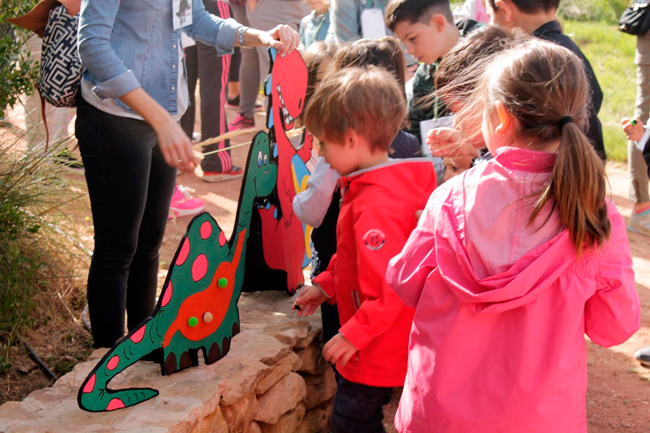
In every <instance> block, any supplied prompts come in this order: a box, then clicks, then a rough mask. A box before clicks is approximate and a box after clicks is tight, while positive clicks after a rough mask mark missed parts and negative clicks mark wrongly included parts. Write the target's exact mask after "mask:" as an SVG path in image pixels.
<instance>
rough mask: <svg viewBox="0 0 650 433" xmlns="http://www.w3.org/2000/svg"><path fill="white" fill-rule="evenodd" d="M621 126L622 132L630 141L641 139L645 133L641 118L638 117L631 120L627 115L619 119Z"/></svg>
mask: <svg viewBox="0 0 650 433" xmlns="http://www.w3.org/2000/svg"><path fill="white" fill-rule="evenodd" d="M621 128H623V132H625V135H627V138H628V140H632V141H639V140H641V138H642V137H643V134H644V133H645V129H644V128H643V123H641V119H640V118H638V117H637V118H636V119H635V120H631V119H629V118H627V117H626V118H625V119H623V120H621Z"/></svg>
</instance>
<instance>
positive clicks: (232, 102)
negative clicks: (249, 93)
mask: <svg viewBox="0 0 650 433" xmlns="http://www.w3.org/2000/svg"><path fill="white" fill-rule="evenodd" d="M226 108H232V109H235V110H239V95H237V96H235V97H234V98H228V100H227V101H226Z"/></svg>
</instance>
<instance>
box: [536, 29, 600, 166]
mask: <svg viewBox="0 0 650 433" xmlns="http://www.w3.org/2000/svg"><path fill="white" fill-rule="evenodd" d="M533 36H536V37H538V38H541V39H545V40H547V41H551V42H555V43H556V44H558V45H561V46H563V47H564V48H567V49H568V50H569V51H571V52H573V53H574V54H576V55H577V56H578V57H580V59H581V60H582V64H583V65H584V67H585V73H586V74H587V80H589V86H590V87H591V107H590V115H589V129H588V130H587V137H588V138H589V140H590V141H591V144H592V145H593V146H594V149H596V152H598V156H600V158H601V159H602V160H603V161H604V160H605V143H604V141H603V127H602V125H601V123H600V120H599V119H598V112H599V111H600V106H601V105H602V103H603V91H602V90H601V89H600V85H599V84H598V80H597V79H596V74H594V70H593V69H592V67H591V64H590V63H589V60H587V58H586V57H585V55H584V54H582V51H580V48H578V46H577V45H576V44H575V42H573V41H572V40H571V38H570V37H568V36H567V35H565V34H563V33H562V26H561V25H560V23H559V22H557V21H551V22H548V23H546V24H544V25H543V26H541V27H540V28H538V29H537V30H535V31H534V32H533Z"/></svg>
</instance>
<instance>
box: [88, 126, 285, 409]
mask: <svg viewBox="0 0 650 433" xmlns="http://www.w3.org/2000/svg"><path fill="white" fill-rule="evenodd" d="M270 154H271V148H270V142H269V136H268V135H267V134H266V133H264V132H260V133H258V134H257V135H255V137H254V138H253V143H252V145H251V149H250V151H249V154H248V161H247V163H246V167H247V169H246V174H245V176H244V179H243V182H242V189H241V193H240V197H239V205H238V208H237V209H238V212H237V219H236V221H235V229H234V231H233V236H232V237H231V239H230V240H229V241H228V240H226V237H225V235H224V233H223V231H222V230H221V228H220V227H219V225H218V224H217V223H216V221H215V220H214V219H213V218H212V217H211V216H210V215H209V214H207V213H202V214H200V215H198V216H197V217H195V218H194V219H193V220H192V221H191V222H190V224H189V226H188V228H187V233H186V234H185V236H184V237H183V239H182V240H181V246H180V247H179V249H178V251H177V252H176V255H175V257H174V260H173V262H172V265H171V267H170V269H169V273H168V275H167V279H166V280H165V284H164V285H163V290H162V293H161V295H160V299H159V300H158V304H157V305H156V308H155V309H154V312H153V313H152V315H151V316H149V317H148V318H147V319H145V320H144V321H143V322H142V323H141V324H140V325H139V326H138V327H137V328H136V329H134V330H133V331H131V333H129V335H127V336H126V337H124V338H123V339H121V340H120V341H118V342H117V343H116V344H115V346H113V348H112V349H111V350H110V351H109V352H108V353H107V354H106V355H104V357H103V358H102V359H101V361H99V363H98V364H97V366H96V367H95V368H94V369H93V370H92V371H91V372H90V374H89V375H88V377H87V378H86V380H85V381H84V382H83V384H82V385H81V388H80V389H79V393H78V395H77V401H78V403H79V407H80V408H82V409H84V410H87V411H90V412H104V411H112V410H116V409H121V408H124V407H129V406H133V405H136V404H138V403H141V402H143V401H146V400H149V399H150V398H152V397H155V396H156V395H158V391H156V390H155V389H151V388H137V389H136V388H132V389H121V390H111V389H109V388H108V383H109V382H110V381H111V380H112V379H113V378H114V377H115V376H117V375H118V374H119V373H120V372H122V371H123V370H124V369H125V368H127V367H129V366H131V365H133V364H134V363H136V362H137V361H138V360H140V359H142V358H143V357H145V356H147V355H149V354H152V353H153V354H154V355H155V356H157V357H158V358H161V357H162V359H161V361H160V364H161V372H162V374H163V375H166V374H171V373H174V372H176V371H179V370H183V369H185V368H188V367H192V366H196V365H198V352H199V350H201V351H202V352H203V356H204V359H205V363H206V364H211V363H213V362H215V361H217V360H219V359H221V358H222V357H224V356H225V355H226V353H227V352H228V350H229V349H230V340H231V339H232V337H233V336H234V335H235V334H237V333H238V332H239V328H240V326H239V310H238V308H237V301H238V300H239V295H240V293H241V285H242V282H243V279H244V269H245V257H246V246H247V243H248V242H247V241H248V238H249V235H250V222H251V215H252V213H253V211H254V210H255V209H256V208H257V206H256V200H257V201H261V200H262V199H263V198H265V197H267V196H268V195H269V194H271V192H272V190H273V188H274V187H275V184H276V181H277V165H276V163H275V161H272V160H271V158H270Z"/></svg>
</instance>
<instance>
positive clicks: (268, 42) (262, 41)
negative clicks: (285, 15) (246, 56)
mask: <svg viewBox="0 0 650 433" xmlns="http://www.w3.org/2000/svg"><path fill="white" fill-rule="evenodd" d="M244 38H245V40H246V44H247V45H249V46H251V47H253V46H257V45H262V46H266V47H273V48H275V49H276V50H278V54H279V55H281V56H284V55H286V54H289V53H290V52H292V51H293V50H295V49H296V48H298V45H299V44H300V35H299V34H298V32H296V31H295V30H294V29H293V28H292V27H291V26H288V25H286V24H280V25H279V26H277V27H276V28H274V29H273V30H270V31H268V32H262V31H259V30H255V29H248V30H247V31H246V34H245V35H244Z"/></svg>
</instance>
